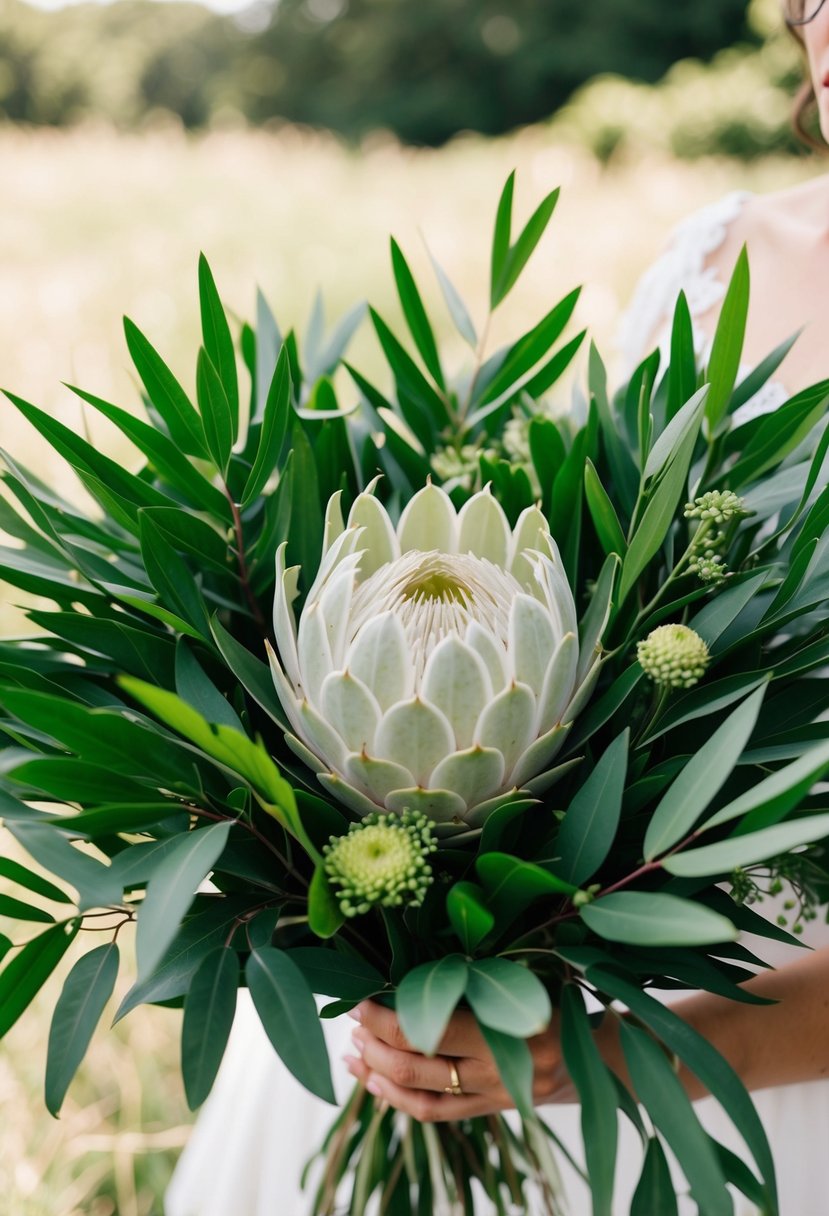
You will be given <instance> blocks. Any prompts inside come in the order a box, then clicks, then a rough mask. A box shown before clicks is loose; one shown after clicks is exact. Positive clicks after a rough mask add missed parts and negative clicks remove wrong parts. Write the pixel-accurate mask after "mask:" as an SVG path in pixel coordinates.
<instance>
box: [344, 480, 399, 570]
mask: <svg viewBox="0 0 829 1216" xmlns="http://www.w3.org/2000/svg"><path fill="white" fill-rule="evenodd" d="M348 524H349V527H351V528H359V529H362V531H361V533H360V541H359V544H360V548H361V549H362V551H363V552H362V557H361V559H360V577H361V578H363V579H365V578H368V577H369V575H371V574H374V572H375V570H379V569H380V567H381V566H385V565H387V564H388V563H389V562H393V561H394V560H395V558H398V557H399V556H400V546H399V545H398V543H397V535H396V534H395V531H394V528H393V527H392V522H391V520H390V519H389V515H388V511H386V508H385V507H384V506H383V505H382V503H379V502H378V501H377V499H376V498H375V497H374V495H373V494H367V493H366V494H359V495H358V496H357V497H356V498H355V499H354V505H353V507H352V508H351V510H350V512H349V515H348Z"/></svg>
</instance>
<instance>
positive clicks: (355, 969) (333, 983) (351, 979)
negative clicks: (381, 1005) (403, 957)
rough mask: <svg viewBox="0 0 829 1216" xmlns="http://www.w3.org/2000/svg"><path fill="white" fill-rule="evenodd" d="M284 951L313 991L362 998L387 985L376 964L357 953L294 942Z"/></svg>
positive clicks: (350, 998) (345, 998)
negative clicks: (300, 944) (293, 947)
mask: <svg viewBox="0 0 829 1216" xmlns="http://www.w3.org/2000/svg"><path fill="white" fill-rule="evenodd" d="M287 953H288V957H289V958H291V959H293V961H294V962H295V963H296V965H297V966H298V967H299V969H300V971H301V972H302V974H303V975H304V976H305V978H306V980H307V981H308V984H309V986H310V988H311V991H312V992H318V993H321V994H322V995H324V996H335V997H339V998H340V999H341V1000H345V1001H362V1000H365V998H366V997H368V996H372V995H373V994H374V993H376V992H382V990H383V989H384V988H385V987H386V981H385V980H384V979H383V977H382V975H381V974H380V972H379V971H378V970H377V968H376V967H372V966H371V964H370V963H367V962H365V960H364V959H362V958H360V957H359V956H358V955H352V954H340V953H339V952H338V951H337V950H331V949H324V948H323V947H321V946H297V947H296V948H295V949H293V950H288V951H287Z"/></svg>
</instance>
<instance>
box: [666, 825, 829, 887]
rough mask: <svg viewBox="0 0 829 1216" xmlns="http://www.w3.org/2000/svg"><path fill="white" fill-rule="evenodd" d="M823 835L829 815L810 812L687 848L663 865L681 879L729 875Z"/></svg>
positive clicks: (826, 828) (825, 831) (669, 858)
mask: <svg viewBox="0 0 829 1216" xmlns="http://www.w3.org/2000/svg"><path fill="white" fill-rule="evenodd" d="M824 836H829V814H823V815H807V816H804V817H803V818H801V819H793V820H792V821H791V822H789V823H778V824H776V825H775V826H774V827H770V828H764V829H763V830H762V831H759V832H751V833H749V834H748V835H746V836H733V837H731V838H730V839H729V840H721V841H720V842H719V844H709V845H703V846H702V848H699V849H686V850H685V851H684V852H682V853H675V854H674V855H673V856H672V857H666V858H665V860H664V861H663V862H662V865H663V866H664V868H665V869H666V870H667V871H668V873H669V874H676V875H677V876H678V877H680V878H702V877H710V876H713V875H716V874H728V873H730V872H731V870H733V869H735V867H737V866H751V865H755V864H756V863H757V862H758V861H768V860H769V858H771V857H777V856H778V855H779V854H781V853H790V852H791V850H792V849H797V848H799V847H800V846H801V845H804V844H812V843H813V841H815V840H822V839H823V837H824Z"/></svg>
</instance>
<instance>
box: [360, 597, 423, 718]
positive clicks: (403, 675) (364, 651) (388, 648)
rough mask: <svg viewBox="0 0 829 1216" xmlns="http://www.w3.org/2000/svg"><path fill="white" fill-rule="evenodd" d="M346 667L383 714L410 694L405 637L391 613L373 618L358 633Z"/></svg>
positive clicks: (409, 665) (411, 674)
mask: <svg viewBox="0 0 829 1216" xmlns="http://www.w3.org/2000/svg"><path fill="white" fill-rule="evenodd" d="M346 664H347V667H348V670H349V671H351V672H353V674H354V675H355V676H356V677H357V679H358V680H362V682H363V683H364V684H365V685H366V687H367V688H370V689H371V690H372V692H373V693H374V695H375V697H376V698H377V700H378V702H379V705H380V708H381V710H383V712H385V711H386V710H387V709H389V708H390V707H391V706H392V705H394V704H395V703H396V702H397V701H402V700H404V698H406V697H410V696H411V695H412V692H413V685H414V676H413V671H412V664H411V660H410V658H409V652H408V649H407V647H406V635H405V633H404V632H403V626H402V624H401V623H400V621H399V620H398V618H397V617H396V616H395V615H394V613H392V612H384V613H383V614H382V616H377V617H375V618H374V620H373V621H369V622H368V624H367V625H365V626H364V627H363V628H362V629H361V630H360V634H359V636H358V637H357V639H356V641H355V642H354V644H353V646H352V647H351V650H350V651H349V652H348V653H347V654H346Z"/></svg>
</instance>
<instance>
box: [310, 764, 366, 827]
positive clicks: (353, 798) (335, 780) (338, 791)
mask: <svg viewBox="0 0 829 1216" xmlns="http://www.w3.org/2000/svg"><path fill="white" fill-rule="evenodd" d="M317 781H319V783H320V785H321V786H322V787H323V789H326V790H327V791H328V793H329V794H330V795H331V797H332V798H333V799H334V801H335V802H341V803H342V804H343V806H345V807H348V809H349V810H350V811H353V812H354V814H355V815H359V816H360V817H361V818H362V817H364V816H365V815H371V814H372V813H376V811H377V803H376V802H372V800H371V799H370V798H367V797H366V795H365V794H361V793H360V791H359V790H358V789H355V788H354V786H353V785H350V784H349V783H348V782H347V781H343V779H342V777H340V776H338V774H337V773H317Z"/></svg>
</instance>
